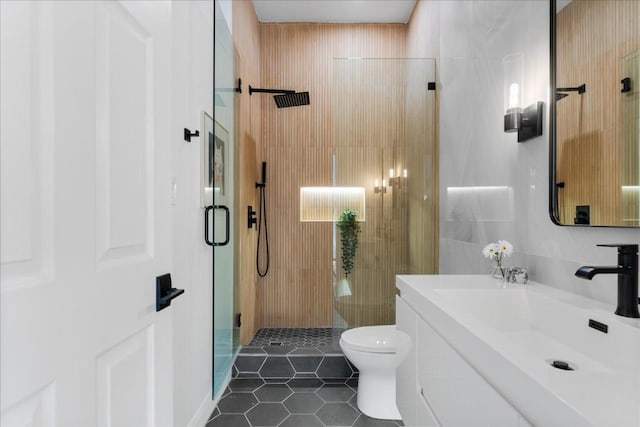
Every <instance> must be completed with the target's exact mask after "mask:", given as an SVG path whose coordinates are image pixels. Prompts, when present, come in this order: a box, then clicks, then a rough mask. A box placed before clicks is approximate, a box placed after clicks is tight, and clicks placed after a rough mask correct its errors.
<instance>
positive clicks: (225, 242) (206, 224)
mask: <svg viewBox="0 0 640 427" xmlns="http://www.w3.org/2000/svg"><path fill="white" fill-rule="evenodd" d="M216 209H222V210H224V216H225V237H224V240H223V241H222V242H215V241H211V240H209V211H210V210H216ZM212 219H213V218H212ZM230 222H231V215H230V213H229V208H228V207H226V206H225V205H211V206H207V207H206V208H205V209H204V241H205V242H206V243H207V245H209V246H226V245H228V244H229V240H230V238H231V232H230ZM214 240H215V238H214Z"/></svg>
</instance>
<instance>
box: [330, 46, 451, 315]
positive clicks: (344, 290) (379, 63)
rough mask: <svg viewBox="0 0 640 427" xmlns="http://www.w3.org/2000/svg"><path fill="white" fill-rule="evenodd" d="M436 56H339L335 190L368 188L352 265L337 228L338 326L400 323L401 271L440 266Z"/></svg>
mask: <svg viewBox="0 0 640 427" xmlns="http://www.w3.org/2000/svg"><path fill="white" fill-rule="evenodd" d="M435 73H436V68H435V60H434V59H405V58H401V59H361V58H357V59H351V58H349V59H334V63H333V83H334V84H333V87H334V95H333V108H332V111H333V117H332V119H333V143H334V186H338V187H364V189H365V196H366V202H365V203H366V205H365V209H366V219H365V221H363V222H361V223H360V225H361V227H360V228H361V231H360V233H359V235H358V238H359V242H358V247H357V250H356V253H355V257H354V260H353V269H352V271H351V272H350V274H348V275H347V274H345V271H344V268H343V260H342V254H341V252H342V251H341V236H340V231H339V230H336V231H335V232H334V239H333V242H334V243H333V246H334V247H333V253H334V274H333V288H334V326H335V327H358V326H366V325H382V324H393V323H395V295H396V288H395V275H396V274H429V273H435V272H437V265H438V259H437V249H438V235H437V232H438V202H437V201H438V183H437V176H438V172H437V164H438V163H437V159H438V151H437V149H438V147H437V120H436V117H437V110H436V105H437V104H436V93H437V92H436V87H435V81H436V78H435V77H436V74H435Z"/></svg>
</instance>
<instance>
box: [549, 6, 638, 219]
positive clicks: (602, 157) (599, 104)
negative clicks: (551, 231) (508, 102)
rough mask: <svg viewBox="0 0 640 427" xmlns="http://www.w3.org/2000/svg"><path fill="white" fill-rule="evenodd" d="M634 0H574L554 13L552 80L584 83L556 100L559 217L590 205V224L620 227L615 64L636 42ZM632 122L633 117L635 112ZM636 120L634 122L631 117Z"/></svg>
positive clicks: (617, 71) (618, 96)
mask: <svg viewBox="0 0 640 427" xmlns="http://www.w3.org/2000/svg"><path fill="white" fill-rule="evenodd" d="M638 28H640V2H638V1H617V0H616V1H613V0H606V1H596V0H574V1H572V2H571V3H570V4H569V5H568V6H566V7H565V8H564V9H563V10H562V11H561V12H560V13H559V14H558V16H557V58H558V62H557V64H558V65H557V72H558V86H559V87H568V86H578V85H580V84H582V83H585V84H586V85H587V91H586V93H584V94H582V95H578V94H577V93H575V92H574V93H571V94H570V95H569V96H568V97H566V98H564V99H562V100H560V101H558V102H557V111H558V128H557V140H558V148H557V151H558V160H557V179H558V182H564V183H565V187H564V188H561V189H559V196H558V198H559V209H560V219H561V221H562V222H563V223H565V224H572V223H573V218H574V217H575V207H576V206H578V205H589V206H590V207H591V212H590V213H591V224H600V225H602V224H609V225H628V224H624V223H623V215H622V210H621V189H620V188H621V169H620V165H621V161H622V148H621V140H622V132H623V131H622V126H621V120H620V118H621V116H622V111H621V106H622V102H621V93H620V79H621V64H622V59H623V58H624V57H625V56H627V55H629V54H630V53H631V52H634V51H636V50H638V49H639V48H640V31H638ZM636 121H637V118H636ZM636 124H637V123H636Z"/></svg>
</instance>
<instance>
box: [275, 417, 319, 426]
mask: <svg viewBox="0 0 640 427" xmlns="http://www.w3.org/2000/svg"><path fill="white" fill-rule="evenodd" d="M280 427H324V424H322V422H321V421H320V420H319V419H318V417H316V416H315V415H301V414H294V415H289V417H288V418H287V419H286V420H284V422H283V423H282V424H280Z"/></svg>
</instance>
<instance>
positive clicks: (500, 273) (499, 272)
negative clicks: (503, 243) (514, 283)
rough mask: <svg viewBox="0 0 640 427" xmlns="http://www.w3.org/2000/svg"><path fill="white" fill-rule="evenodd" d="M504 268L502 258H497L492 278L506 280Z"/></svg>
mask: <svg viewBox="0 0 640 427" xmlns="http://www.w3.org/2000/svg"><path fill="white" fill-rule="evenodd" d="M504 273H505V271H504V267H503V266H502V257H500V256H499V257H497V258H496V259H495V265H494V266H493V272H492V273H491V277H493V278H494V279H504Z"/></svg>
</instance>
